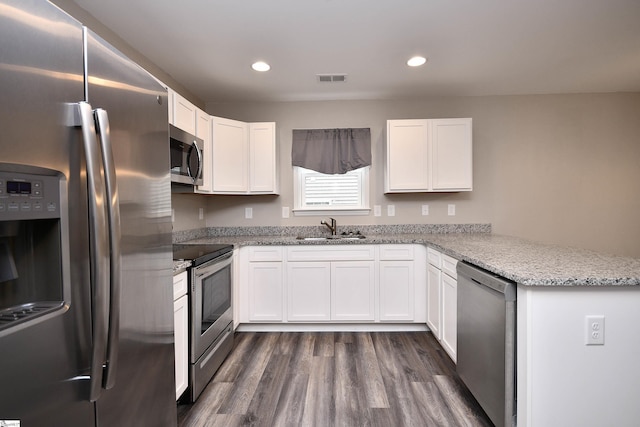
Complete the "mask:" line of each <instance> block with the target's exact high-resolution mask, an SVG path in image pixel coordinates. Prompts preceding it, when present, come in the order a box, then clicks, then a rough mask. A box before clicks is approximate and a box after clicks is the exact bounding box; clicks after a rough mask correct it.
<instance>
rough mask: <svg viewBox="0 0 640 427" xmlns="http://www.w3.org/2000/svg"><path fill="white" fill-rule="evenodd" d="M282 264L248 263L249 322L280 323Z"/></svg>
mask: <svg viewBox="0 0 640 427" xmlns="http://www.w3.org/2000/svg"><path fill="white" fill-rule="evenodd" d="M282 279H283V274H282V262H281V261H272V262H251V263H249V320H251V321H258V322H281V321H282V320H283V311H282V297H283V295H282V290H283V287H282Z"/></svg>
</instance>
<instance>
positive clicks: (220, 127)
mask: <svg viewBox="0 0 640 427" xmlns="http://www.w3.org/2000/svg"><path fill="white" fill-rule="evenodd" d="M212 120H213V127H212V129H213V135H212V137H213V190H212V192H213V193H215V194H278V189H277V166H276V163H277V161H276V137H275V123H273V122H268V123H245V122H240V121H237V120H230V119H223V118H220V117H212Z"/></svg>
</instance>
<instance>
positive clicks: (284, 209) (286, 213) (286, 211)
mask: <svg viewBox="0 0 640 427" xmlns="http://www.w3.org/2000/svg"><path fill="white" fill-rule="evenodd" d="M282 218H289V206H283V207H282Z"/></svg>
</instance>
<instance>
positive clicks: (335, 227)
mask: <svg viewBox="0 0 640 427" xmlns="http://www.w3.org/2000/svg"><path fill="white" fill-rule="evenodd" d="M329 219H330V220H331V224H328V223H327V222H326V221H324V220H322V221H320V224H322V225H326V226H327V227H328V228H329V230H331V235H332V236H335V235H336V231H337V230H338V224H337V223H336V220H335V218H329Z"/></svg>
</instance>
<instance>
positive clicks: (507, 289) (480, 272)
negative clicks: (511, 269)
mask: <svg viewBox="0 0 640 427" xmlns="http://www.w3.org/2000/svg"><path fill="white" fill-rule="evenodd" d="M456 271H457V272H458V276H464V277H466V278H468V279H469V280H472V281H473V282H475V283H476V284H478V285H481V286H484V287H487V288H489V289H491V290H493V291H495V292H498V293H501V294H503V295H504V299H505V301H515V300H516V282H514V281H513V280H509V279H506V278H504V277H502V276H499V275H497V274H495V273H492V272H490V271H488V270H485V269H483V268H480V267H477V266H475V265H473V264H470V263H468V262H466V261H461V262H458V265H457V267H456Z"/></svg>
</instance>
